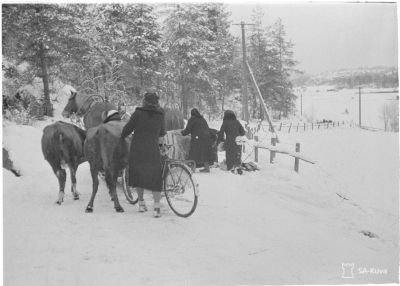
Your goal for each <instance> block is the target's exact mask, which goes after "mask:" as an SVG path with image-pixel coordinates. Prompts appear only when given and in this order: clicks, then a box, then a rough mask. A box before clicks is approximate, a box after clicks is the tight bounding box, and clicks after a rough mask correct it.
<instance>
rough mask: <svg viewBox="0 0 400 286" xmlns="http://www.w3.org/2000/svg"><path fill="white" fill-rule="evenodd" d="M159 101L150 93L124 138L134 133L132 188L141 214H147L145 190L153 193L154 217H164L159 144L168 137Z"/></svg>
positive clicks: (131, 158) (131, 161) (123, 134)
mask: <svg viewBox="0 0 400 286" xmlns="http://www.w3.org/2000/svg"><path fill="white" fill-rule="evenodd" d="M158 99H159V98H158V96H157V94H156V93H155V92H147V93H146V94H145V95H144V100H143V105H142V107H137V108H136V110H135V112H134V113H133V114H132V116H131V117H130V119H129V121H128V123H127V124H126V125H125V126H124V128H123V130H122V134H121V138H122V139H123V138H125V137H127V136H128V135H130V134H131V133H132V132H134V133H133V137H132V143H131V149H130V153H129V178H128V185H129V186H131V187H133V188H136V190H137V193H138V197H139V211H140V212H145V211H147V207H146V204H145V201H144V199H143V192H144V189H146V190H151V191H152V192H153V198H154V217H160V216H161V212H160V199H161V189H162V164H161V155H160V149H159V145H158V144H159V140H160V138H162V137H163V136H164V135H165V134H166V132H165V123H164V112H163V110H162V109H161V108H160V105H159V103H158Z"/></svg>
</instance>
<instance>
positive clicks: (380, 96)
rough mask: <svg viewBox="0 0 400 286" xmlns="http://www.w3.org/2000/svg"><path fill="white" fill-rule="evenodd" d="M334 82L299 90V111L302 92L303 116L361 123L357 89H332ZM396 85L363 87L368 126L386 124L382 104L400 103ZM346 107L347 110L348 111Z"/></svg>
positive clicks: (364, 118) (364, 116) (363, 113)
mask: <svg viewBox="0 0 400 286" xmlns="http://www.w3.org/2000/svg"><path fill="white" fill-rule="evenodd" d="M332 89H333V87H331V86H315V87H307V88H306V89H305V90H302V91H300V90H297V91H296V95H297V96H298V99H297V102H296V106H297V110H298V114H300V105H301V104H300V95H301V94H302V95H303V116H304V117H306V118H309V119H312V120H313V121H317V120H322V119H327V120H334V121H345V122H353V123H356V124H358V116H359V115H358V114H359V101H358V99H359V94H358V89H342V90H332ZM392 91H393V89H372V88H362V89H361V122H362V124H363V125H365V126H369V127H375V128H380V129H383V128H384V123H383V119H382V108H383V106H384V105H385V104H391V103H393V104H399V101H398V100H397V99H396V98H397V96H398V92H392ZM346 110H347V111H346Z"/></svg>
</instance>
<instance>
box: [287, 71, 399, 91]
mask: <svg viewBox="0 0 400 286" xmlns="http://www.w3.org/2000/svg"><path fill="white" fill-rule="evenodd" d="M293 84H294V85H295V86H315V85H332V86H335V87H337V88H339V89H340V88H354V87H358V86H364V87H375V88H397V87H398V86H399V83H398V69H397V68H395V67H373V68H358V69H342V70H337V71H329V72H324V73H320V74H316V75H308V74H303V75H299V76H296V77H295V78H293Z"/></svg>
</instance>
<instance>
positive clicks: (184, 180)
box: [122, 144, 199, 217]
mask: <svg viewBox="0 0 400 286" xmlns="http://www.w3.org/2000/svg"><path fill="white" fill-rule="evenodd" d="M173 147H174V146H173V145H166V144H164V145H163V146H162V147H161V148H164V150H161V153H162V158H163V160H162V192H163V194H164V196H165V198H166V199H167V202H168V205H169V207H170V208H171V210H172V211H173V212H174V213H175V214H176V215H177V216H180V217H189V216H191V215H192V214H193V213H194V211H195V210H196V207H197V202H198V196H199V189H198V184H197V182H196V180H195V178H194V177H193V171H192V170H193V169H195V168H196V163H195V162H194V161H193V160H175V159H171V158H169V157H168V156H167V155H166V154H167V151H166V150H169V149H170V148H173ZM165 149H166V150H165ZM188 165H189V166H192V168H190V167H189V166H188ZM126 174H128V170H127V169H125V171H124V172H123V175H122V189H123V191H124V194H125V197H126V199H127V200H128V202H129V203H131V204H136V203H137V202H138V200H139V198H138V196H137V193H136V192H134V191H132V188H130V187H128V183H127V175H126Z"/></svg>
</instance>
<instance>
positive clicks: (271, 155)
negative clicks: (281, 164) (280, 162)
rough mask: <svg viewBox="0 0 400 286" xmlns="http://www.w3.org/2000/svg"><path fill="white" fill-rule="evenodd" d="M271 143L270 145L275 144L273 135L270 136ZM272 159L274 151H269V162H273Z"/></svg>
mask: <svg viewBox="0 0 400 286" xmlns="http://www.w3.org/2000/svg"><path fill="white" fill-rule="evenodd" d="M271 145H272V146H275V145H276V138H275V137H272V138H271ZM274 159H275V151H270V155H269V162H270V163H271V164H273V163H274Z"/></svg>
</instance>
